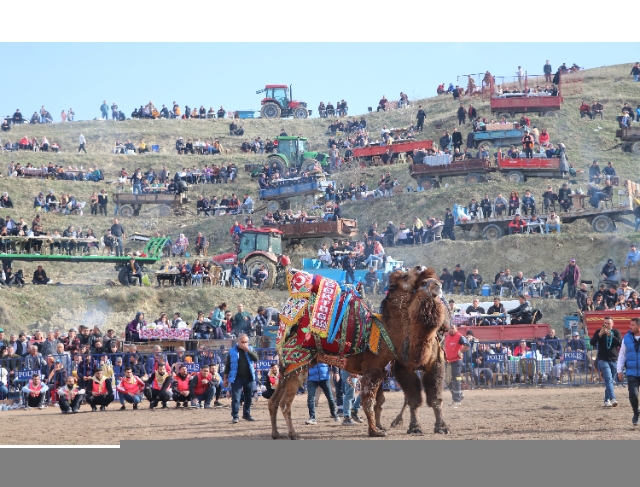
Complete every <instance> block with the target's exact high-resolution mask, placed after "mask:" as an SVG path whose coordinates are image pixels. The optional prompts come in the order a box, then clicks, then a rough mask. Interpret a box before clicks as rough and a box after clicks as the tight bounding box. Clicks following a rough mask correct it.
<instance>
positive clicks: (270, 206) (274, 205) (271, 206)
mask: <svg viewBox="0 0 640 487" xmlns="http://www.w3.org/2000/svg"><path fill="white" fill-rule="evenodd" d="M279 209H280V203H279V202H278V201H275V200H272V201H269V203H267V210H269V211H270V212H272V213H273V212H274V211H278V210H279Z"/></svg>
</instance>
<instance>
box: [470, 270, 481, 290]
mask: <svg viewBox="0 0 640 487" xmlns="http://www.w3.org/2000/svg"><path fill="white" fill-rule="evenodd" d="M466 285H467V291H468V292H469V294H471V295H474V294H476V292H477V291H478V290H479V289H480V286H482V276H481V275H480V274H478V269H474V270H473V272H472V273H471V274H469V275H468V276H467V282H466Z"/></svg>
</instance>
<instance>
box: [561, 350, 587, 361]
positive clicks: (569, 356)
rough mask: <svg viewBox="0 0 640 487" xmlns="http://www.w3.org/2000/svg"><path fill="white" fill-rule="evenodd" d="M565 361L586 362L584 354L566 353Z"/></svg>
mask: <svg viewBox="0 0 640 487" xmlns="http://www.w3.org/2000/svg"><path fill="white" fill-rule="evenodd" d="M564 359H565V360H584V359H585V355H584V352H564Z"/></svg>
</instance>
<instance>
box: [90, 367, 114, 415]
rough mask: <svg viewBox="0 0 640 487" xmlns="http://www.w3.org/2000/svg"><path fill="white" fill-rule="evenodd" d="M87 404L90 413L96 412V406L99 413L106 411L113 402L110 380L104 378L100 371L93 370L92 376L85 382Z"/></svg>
mask: <svg viewBox="0 0 640 487" xmlns="http://www.w3.org/2000/svg"><path fill="white" fill-rule="evenodd" d="M86 389H87V398H86V399H87V403H88V404H89V405H90V406H91V412H96V411H97V410H98V409H97V407H96V406H100V411H106V410H107V406H108V405H109V404H111V403H112V402H113V389H112V388H111V379H107V378H105V377H104V375H103V373H102V369H95V370H94V371H93V376H92V377H90V378H89V380H88V382H87V387H86Z"/></svg>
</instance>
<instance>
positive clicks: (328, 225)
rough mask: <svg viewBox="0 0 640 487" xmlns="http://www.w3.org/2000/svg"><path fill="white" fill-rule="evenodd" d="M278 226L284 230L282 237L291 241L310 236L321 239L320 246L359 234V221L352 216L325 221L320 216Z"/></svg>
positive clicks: (328, 245)
mask: <svg viewBox="0 0 640 487" xmlns="http://www.w3.org/2000/svg"><path fill="white" fill-rule="evenodd" d="M276 228H277V229H278V230H280V231H281V232H282V239H283V240H289V241H290V242H299V241H300V240H303V239H309V238H318V239H321V240H320V243H319V244H318V248H320V247H322V244H327V247H330V246H332V245H333V240H334V239H336V238H347V239H350V238H353V237H356V236H357V235H358V221H357V220H354V219H351V218H338V220H337V221H324V220H323V219H321V218H319V219H317V220H315V221H305V222H296V223H281V224H278V225H277V227H276Z"/></svg>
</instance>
